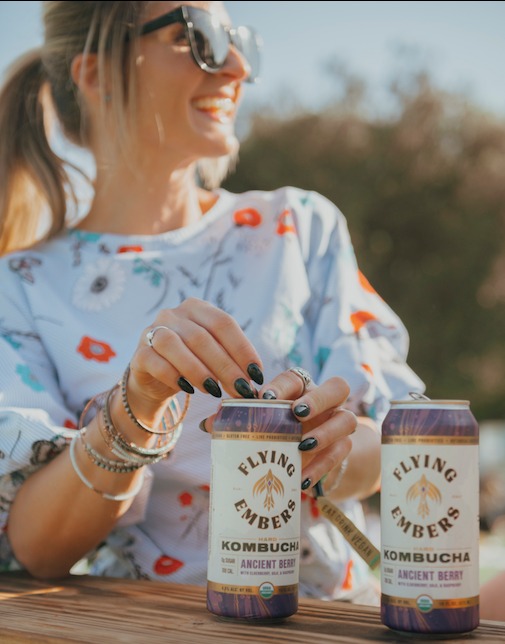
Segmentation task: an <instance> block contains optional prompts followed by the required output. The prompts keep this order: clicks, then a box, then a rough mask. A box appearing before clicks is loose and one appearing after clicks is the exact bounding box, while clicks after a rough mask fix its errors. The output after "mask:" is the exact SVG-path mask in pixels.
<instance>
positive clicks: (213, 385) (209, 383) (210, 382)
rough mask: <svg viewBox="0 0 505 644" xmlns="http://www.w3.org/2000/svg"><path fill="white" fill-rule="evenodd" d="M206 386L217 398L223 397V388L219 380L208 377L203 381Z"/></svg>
mask: <svg viewBox="0 0 505 644" xmlns="http://www.w3.org/2000/svg"><path fill="white" fill-rule="evenodd" d="M203 386H204V388H205V389H206V390H207V391H208V392H209V394H211V396H214V397H215V398H221V396H222V395H223V394H222V393H221V389H220V387H219V385H218V384H217V382H216V381H215V380H214V378H207V380H205V382H204V383H203Z"/></svg>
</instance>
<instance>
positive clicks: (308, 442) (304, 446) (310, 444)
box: [298, 438, 317, 452]
mask: <svg viewBox="0 0 505 644" xmlns="http://www.w3.org/2000/svg"><path fill="white" fill-rule="evenodd" d="M314 447H317V438H306V439H305V440H303V441H302V442H301V443H300V444H299V445H298V449H301V450H302V452H308V451H309V449H314Z"/></svg>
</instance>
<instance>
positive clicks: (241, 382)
mask: <svg viewBox="0 0 505 644" xmlns="http://www.w3.org/2000/svg"><path fill="white" fill-rule="evenodd" d="M233 384H234V387H235V389H236V391H237V393H239V394H240V395H241V396H242V398H254V391H253V390H252V389H251V387H250V386H249V383H248V382H247V380H245V379H244V378H237V380H235V382H234V383H233Z"/></svg>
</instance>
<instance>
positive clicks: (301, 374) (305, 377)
mask: <svg viewBox="0 0 505 644" xmlns="http://www.w3.org/2000/svg"><path fill="white" fill-rule="evenodd" d="M288 371H291V372H292V373H294V374H295V375H297V376H298V378H300V380H301V381H302V383H303V391H302V393H301V394H300V395H301V396H303V394H304V393H305V391H306V389H307V387H308V386H309V385H310V384H311V383H312V382H313V381H312V376H311V375H310V373H309V372H308V371H306V370H305V369H302V368H301V367H291V368H290V369H288Z"/></svg>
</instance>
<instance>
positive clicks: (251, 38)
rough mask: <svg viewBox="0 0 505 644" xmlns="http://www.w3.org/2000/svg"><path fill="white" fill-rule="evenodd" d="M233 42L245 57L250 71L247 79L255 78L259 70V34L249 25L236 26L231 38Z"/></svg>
mask: <svg viewBox="0 0 505 644" xmlns="http://www.w3.org/2000/svg"><path fill="white" fill-rule="evenodd" d="M232 41H233V44H234V45H235V47H236V48H237V49H238V50H239V51H240V53H241V54H242V55H243V56H244V58H245V59H246V61H247V63H248V65H249V67H250V69H251V71H250V74H249V77H248V79H247V80H248V81H250V82H253V81H255V80H257V78H258V76H259V71H260V47H261V42H260V38H259V36H258V35H257V34H256V33H255V32H254V31H253V30H252V29H250V28H249V27H238V28H237V30H236V31H235V33H234V34H233V38H232Z"/></svg>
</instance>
